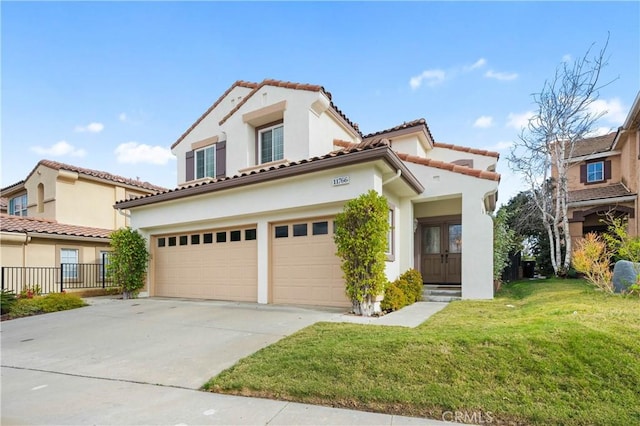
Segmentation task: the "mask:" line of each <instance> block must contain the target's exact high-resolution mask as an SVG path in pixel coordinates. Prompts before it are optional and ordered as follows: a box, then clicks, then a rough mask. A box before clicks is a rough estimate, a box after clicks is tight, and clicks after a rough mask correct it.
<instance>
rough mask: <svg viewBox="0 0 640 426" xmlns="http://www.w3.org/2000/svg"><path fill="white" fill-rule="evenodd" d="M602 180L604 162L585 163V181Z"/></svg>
mask: <svg viewBox="0 0 640 426" xmlns="http://www.w3.org/2000/svg"><path fill="white" fill-rule="evenodd" d="M603 180H604V162H603V161H598V162H597V163H589V164H587V182H588V183H591V182H601V181H603Z"/></svg>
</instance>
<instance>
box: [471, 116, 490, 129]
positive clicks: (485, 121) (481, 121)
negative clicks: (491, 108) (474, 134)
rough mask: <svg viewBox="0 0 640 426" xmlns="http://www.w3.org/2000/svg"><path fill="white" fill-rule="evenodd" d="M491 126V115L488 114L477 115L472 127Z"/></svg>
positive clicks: (482, 127) (483, 127)
mask: <svg viewBox="0 0 640 426" xmlns="http://www.w3.org/2000/svg"><path fill="white" fill-rule="evenodd" d="M491 126H493V117H491V116H489V115H483V116H481V117H478V118H477V119H476V121H475V122H474V123H473V127H479V128H481V129H486V128H489V127H491Z"/></svg>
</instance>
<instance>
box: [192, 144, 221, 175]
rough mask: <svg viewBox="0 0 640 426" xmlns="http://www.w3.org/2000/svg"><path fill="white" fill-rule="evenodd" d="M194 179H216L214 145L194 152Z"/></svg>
mask: <svg viewBox="0 0 640 426" xmlns="http://www.w3.org/2000/svg"><path fill="white" fill-rule="evenodd" d="M194 161H195V169H196V176H195V178H196V179H201V178H204V177H216V147H215V145H212V146H208V147H206V148H202V149H199V150H197V151H196V152H195V159H194Z"/></svg>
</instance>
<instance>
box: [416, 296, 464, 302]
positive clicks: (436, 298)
mask: <svg viewBox="0 0 640 426" xmlns="http://www.w3.org/2000/svg"><path fill="white" fill-rule="evenodd" d="M460 299H461V297H459V296H432V295H429V296H424V297H423V298H422V300H424V301H426V302H453V301H454V300H460Z"/></svg>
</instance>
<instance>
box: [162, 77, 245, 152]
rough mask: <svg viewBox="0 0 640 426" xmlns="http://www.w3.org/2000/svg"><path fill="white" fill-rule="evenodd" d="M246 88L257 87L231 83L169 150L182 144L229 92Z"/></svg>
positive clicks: (243, 82) (239, 82)
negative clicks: (238, 88) (237, 88)
mask: <svg viewBox="0 0 640 426" xmlns="http://www.w3.org/2000/svg"><path fill="white" fill-rule="evenodd" d="M238 86H239V87H246V88H248V89H255V88H256V87H258V84H257V83H252V82H250V81H243V80H237V81H236V82H235V83H233V84H232V85H231V87H229V88H228V89H227V90H226V91H225V92H224V93H223V94H222V95H221V96H220V97H219V98H218V99H216V101H215V102H214V103H213V104H212V105H211V106H210V107H209V109H207V110H206V111H205V112H204V114H202V115H201V116H200V117H199V118H198V119H197V120H196V121H195V122H194V123H193V124H192V125H191V126H190V127H189V128H188V129H187V130H186V131H185V132H184V133H183V134H182V135H180V137H179V138H178V140H177V141H175V142H174V143H173V145H171V149H173V148H175V147H176V146H177V145H178V144H179V143H180V142H182V140H183V139H184V138H186V137H187V135H188V134H189V133H190V132H191V131H192V130H193V129H195V127H196V126H197V125H198V124H200V122H201V121H202V120H204V118H205V117H206V116H207V115H209V113H210V112H211V111H213V110H214V109H215V107H217V106H218V105H220V102H222V100H223V99H224V98H226V97H227V95H228V94H229V93H231V91H232V90H233V89H235V88H236V87H238Z"/></svg>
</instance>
